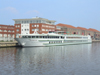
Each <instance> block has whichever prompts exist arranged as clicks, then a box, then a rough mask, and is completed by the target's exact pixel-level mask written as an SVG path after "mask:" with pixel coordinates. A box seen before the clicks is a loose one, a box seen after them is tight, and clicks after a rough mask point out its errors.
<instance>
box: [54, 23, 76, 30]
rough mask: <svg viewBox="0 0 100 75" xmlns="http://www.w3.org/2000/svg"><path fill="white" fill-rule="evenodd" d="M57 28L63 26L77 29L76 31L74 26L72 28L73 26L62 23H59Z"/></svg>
mask: <svg viewBox="0 0 100 75" xmlns="http://www.w3.org/2000/svg"><path fill="white" fill-rule="evenodd" d="M56 26H63V27H68V28H75V29H76V27H74V26H72V25H68V24H62V23H59V24H57V25H56Z"/></svg>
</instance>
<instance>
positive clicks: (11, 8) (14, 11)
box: [4, 7, 18, 14]
mask: <svg viewBox="0 0 100 75" xmlns="http://www.w3.org/2000/svg"><path fill="white" fill-rule="evenodd" d="M4 10H5V11H9V12H11V13H14V14H18V10H17V9H16V8H14V7H6V8H4Z"/></svg>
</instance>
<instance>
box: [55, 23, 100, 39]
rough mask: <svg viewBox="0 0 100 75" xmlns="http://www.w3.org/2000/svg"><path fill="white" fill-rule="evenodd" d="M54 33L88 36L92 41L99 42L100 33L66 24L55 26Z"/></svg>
mask: <svg viewBox="0 0 100 75" xmlns="http://www.w3.org/2000/svg"><path fill="white" fill-rule="evenodd" d="M56 31H64V32H65V33H66V34H72V35H73V34H74V35H90V36H91V38H92V39H93V40H100V31H98V30H96V29H93V28H89V29H87V28H84V27H74V26H72V25H68V24H62V23H59V24H57V25H56Z"/></svg>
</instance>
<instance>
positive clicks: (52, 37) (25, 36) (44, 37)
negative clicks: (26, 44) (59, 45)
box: [22, 36, 88, 39]
mask: <svg viewBox="0 0 100 75" xmlns="http://www.w3.org/2000/svg"><path fill="white" fill-rule="evenodd" d="M22 38H64V37H63V36H22ZM66 38H81V37H66ZM84 39H88V38H87V37H85V38H84Z"/></svg>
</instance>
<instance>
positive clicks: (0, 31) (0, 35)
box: [0, 24, 15, 41]
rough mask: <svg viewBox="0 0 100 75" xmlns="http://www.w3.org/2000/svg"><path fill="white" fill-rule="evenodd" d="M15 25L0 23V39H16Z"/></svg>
mask: <svg viewBox="0 0 100 75" xmlns="http://www.w3.org/2000/svg"><path fill="white" fill-rule="evenodd" d="M14 35H15V31H14V26H13V25H3V24H0V41H13V40H14Z"/></svg>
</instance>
